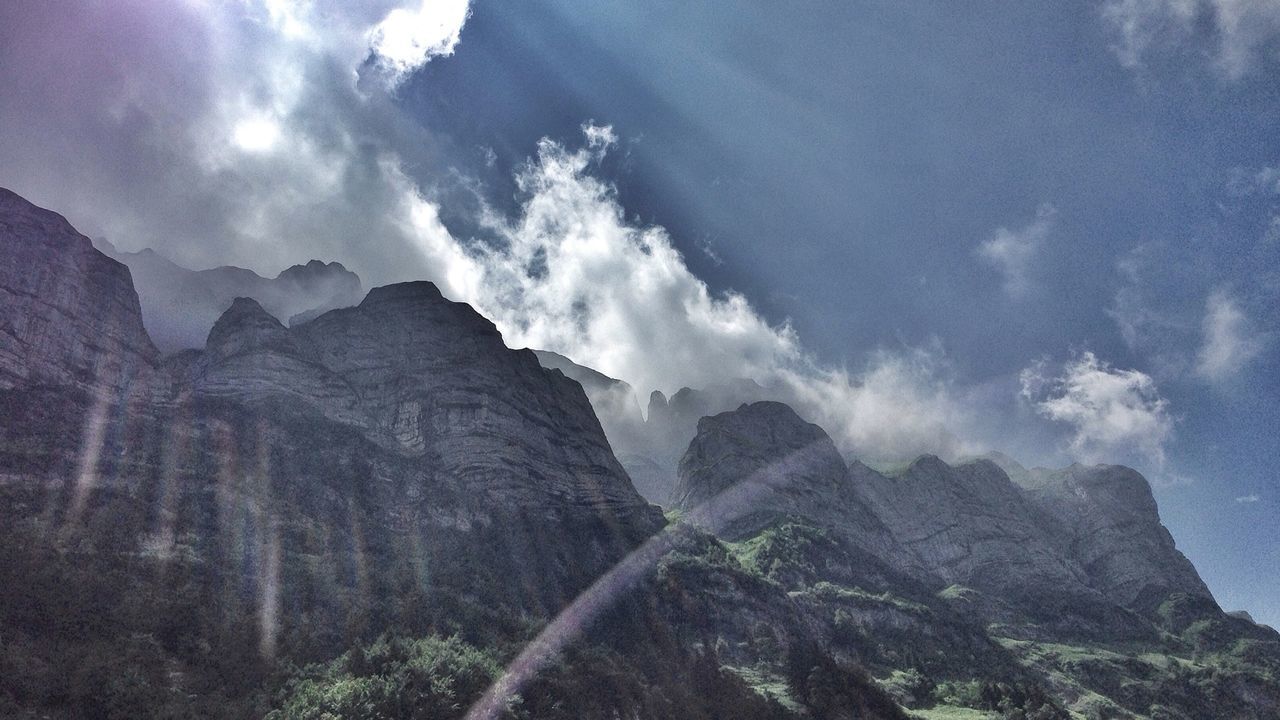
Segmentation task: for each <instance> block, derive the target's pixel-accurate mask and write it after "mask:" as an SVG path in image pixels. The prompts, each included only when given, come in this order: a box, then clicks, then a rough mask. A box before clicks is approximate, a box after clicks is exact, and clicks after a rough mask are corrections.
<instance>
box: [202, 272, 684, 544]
mask: <svg viewBox="0 0 1280 720" xmlns="http://www.w3.org/2000/svg"><path fill="white" fill-rule="evenodd" d="M180 362H181V368H180V369H178V370H177V371H178V372H180V373H183V374H185V375H186V377H187V378H189V380H188V382H189V383H190V391H191V392H192V393H194V394H195V395H196V396H204V397H221V398H231V399H235V400H238V401H240V402H245V403H254V402H259V401H264V400H283V401H289V402H297V403H301V404H303V405H305V406H307V407H308V408H310V409H312V410H314V411H317V412H319V413H321V414H323V415H324V416H325V417H326V418H328V419H330V420H332V421H334V422H338V423H342V424H344V425H348V426H352V427H355V428H358V429H359V430H360V432H361V433H362V434H364V435H365V436H366V437H368V438H369V439H370V440H371V441H373V442H375V443H376V444H378V445H379V446H381V447H382V448H384V449H386V450H388V451H391V452H394V453H396V454H398V455H401V456H405V457H411V458H420V459H422V460H423V461H425V462H429V463H430V464H431V465H432V467H433V471H434V472H436V473H440V474H444V475H448V476H449V477H451V478H453V479H454V480H456V481H457V482H458V484H459V486H460V487H461V488H463V489H464V490H466V491H469V492H474V493H476V494H477V495H483V496H486V497H489V498H491V499H493V500H495V501H498V502H501V503H503V504H504V505H509V506H517V505H518V506H522V507H527V508H531V509H536V508H539V507H544V506H546V505H547V504H552V505H569V506H574V507H582V508H591V509H594V510H593V511H599V510H602V509H608V510H609V511H610V512H611V513H614V514H618V513H622V514H635V515H636V516H637V517H644V518H646V522H647V523H649V524H657V523H660V515H659V514H658V512H657V510H656V509H654V508H652V507H651V506H649V505H648V503H646V502H645V501H644V499H643V498H641V497H640V496H639V495H638V494H637V493H636V492H635V490H634V488H633V487H632V486H631V483H630V482H629V480H628V478H627V475H626V472H625V470H623V468H622V466H621V465H620V464H619V463H618V461H617V460H616V459H615V457H614V456H613V453H612V452H611V450H610V447H609V444H608V442H607V440H606V439H605V436H604V433H603V431H602V429H601V427H600V424H599V423H598V421H597V420H596V418H595V415H594V414H593V413H592V410H591V405H590V403H589V402H588V400H587V398H586V395H585V394H584V392H583V390H582V387H581V386H580V385H579V384H578V383H576V382H574V381H572V380H570V379H568V378H566V377H564V375H563V374H561V373H560V372H558V371H548V370H545V369H543V368H542V367H541V365H539V363H538V360H537V359H536V357H535V356H534V355H533V353H531V352H528V351H513V350H509V349H507V347H506V346H505V345H504V344H503V342H502V337H501V335H499V333H498V331H497V329H496V328H495V327H494V325H493V323H491V322H489V321H488V320H486V319H485V318H483V317H482V316H480V315H479V314H478V313H476V312H475V311H474V310H472V309H471V307H470V306H468V305H465V304H463V303H454V302H450V301H448V300H446V299H445V298H444V297H442V296H441V294H440V291H439V290H438V289H436V287H435V286H434V285H432V284H431V283H429V282H417V283H403V284H400V285H391V286H386V287H381V288H376V289H374V290H372V291H371V292H370V293H369V295H368V296H367V297H366V298H365V299H364V301H363V302H361V303H360V304H359V305H358V306H356V307H354V308H346V309H340V310H334V311H331V312H328V313H325V314H324V315H321V316H319V317H317V318H316V319H314V320H312V321H310V322H308V323H306V324H304V325H301V326H299V327H295V328H286V327H285V326H284V325H282V324H281V323H280V322H279V321H278V320H276V319H275V318H273V317H271V315H270V314H269V313H267V312H266V310H265V309H264V308H263V307H262V306H261V305H260V304H258V303H257V302H255V301H253V300H250V299H247V298H238V299H236V300H235V301H234V302H233V303H232V305H231V307H230V308H229V309H228V310H227V311H226V313H224V314H223V316H222V317H221V318H219V319H218V321H217V322H216V323H215V325H214V327H213V329H212V330H211V331H210V333H209V338H208V343H207V345H206V348H205V350H204V351H203V352H202V353H199V354H196V355H187V356H184V358H183V359H182V360H181V361H180Z"/></svg>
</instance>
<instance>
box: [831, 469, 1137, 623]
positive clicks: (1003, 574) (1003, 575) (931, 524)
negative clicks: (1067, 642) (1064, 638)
mask: <svg viewBox="0 0 1280 720" xmlns="http://www.w3.org/2000/svg"><path fill="white" fill-rule="evenodd" d="M850 472H851V474H852V475H853V476H854V477H855V478H856V480H855V482H857V484H858V485H859V487H861V488H863V489H864V492H865V493H866V494H867V497H868V499H869V503H870V505H871V507H872V509H873V510H874V512H875V513H876V515H877V517H879V518H880V519H881V520H883V521H884V523H885V525H887V526H888V527H889V530H890V532H891V533H892V534H893V537H894V538H895V540H896V541H897V542H898V543H899V544H900V545H902V546H903V547H905V548H907V549H908V550H910V552H911V553H912V555H913V556H914V557H915V558H916V559H917V560H918V561H919V563H920V565H921V566H922V567H924V568H925V569H926V570H927V572H929V573H930V574H931V575H933V576H935V577H937V578H940V579H941V580H942V582H943V583H944V584H946V585H960V586H964V587H969V588H973V589H975V590H978V591H980V592H982V593H983V594H985V595H986V596H988V598H991V599H994V600H995V601H997V602H998V603H1000V604H1001V605H1005V606H1009V607H1012V608H1014V609H1015V614H1017V615H1021V616H1024V617H1032V618H1035V619H1036V620H1037V621H1038V622H1042V623H1052V624H1054V625H1055V626H1056V627H1057V628H1058V629H1059V630H1060V631H1073V632H1083V633H1086V634H1093V635H1099V634H1103V633H1109V634H1111V635H1112V636H1117V635H1127V634H1130V633H1132V632H1134V631H1135V629H1138V628H1135V626H1134V623H1133V621H1132V618H1130V617H1129V616H1128V615H1126V613H1124V612H1123V611H1121V610H1120V608H1118V607H1115V605H1114V604H1113V603H1112V602H1111V601H1109V600H1108V599H1107V598H1105V597H1104V596H1103V593H1101V592H1099V590H1098V589H1096V588H1094V587H1092V586H1091V583H1090V579H1089V577H1088V575H1087V573H1086V572H1085V570H1084V568H1082V567H1081V566H1080V565H1079V564H1078V563H1077V562H1076V561H1075V559H1074V558H1073V557H1072V556H1071V551H1070V539H1069V538H1068V537H1067V535H1066V533H1065V532H1064V531H1063V529H1062V528H1061V527H1060V525H1059V523H1058V520H1057V519H1056V518H1054V517H1052V516H1050V515H1049V514H1048V513H1046V512H1044V511H1043V510H1042V509H1040V508H1039V507H1037V506H1036V505H1035V504H1034V503H1032V502H1031V501H1029V500H1028V499H1026V498H1025V497H1024V496H1023V494H1022V492H1021V491H1020V490H1019V489H1018V487H1017V486H1016V485H1014V484H1013V482H1012V481H1011V480H1010V479H1009V477H1008V475H1006V474H1005V472H1004V471H1003V470H1002V469H1001V468H1000V467H999V466H997V465H996V464H995V463H993V462H991V461H989V460H977V461H972V462H966V463H962V464H959V465H955V466H952V465H949V464H947V463H945V462H943V461H942V460H940V459H939V458H937V457H935V456H932V455H925V456H922V457H919V458H917V459H916V460H914V461H913V462H911V463H910V464H909V465H908V466H907V467H906V468H904V469H902V470H901V471H900V472H898V473H895V474H893V475H883V474H881V473H878V472H876V471H874V470H872V469H871V468H869V467H867V466H865V465H862V464H860V463H855V464H854V465H853V466H852V468H851V471H850ZM1000 614H1001V615H1003V614H1004V613H1000Z"/></svg>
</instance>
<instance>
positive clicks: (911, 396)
mask: <svg viewBox="0 0 1280 720" xmlns="http://www.w3.org/2000/svg"><path fill="white" fill-rule="evenodd" d="M583 137H584V143H585V144H584V146H583V147H580V148H578V149H573V148H570V147H568V146H566V145H564V144H562V143H559V142H554V141H551V140H547V139H544V140H543V141H542V142H541V143H539V145H538V152H537V155H536V157H534V158H532V159H531V160H530V161H529V162H528V163H527V164H526V165H525V167H524V168H523V169H522V170H521V172H520V173H519V175H518V177H517V186H518V188H519V190H520V193H521V207H520V210H519V212H518V213H517V215H516V216H515V217H513V218H506V217H503V216H501V215H499V214H497V213H496V212H494V211H492V210H491V211H489V213H488V215H487V217H486V219H485V222H486V224H487V225H488V227H489V228H490V230H491V231H492V232H493V233H494V235H495V236H496V237H498V238H500V240H501V242H498V243H495V244H493V245H492V246H488V247H486V248H485V249H484V250H483V251H482V252H481V253H480V254H479V255H478V256H477V258H476V262H477V268H478V270H479V275H478V281H477V283H476V284H475V289H476V292H475V293H473V294H471V295H469V296H467V297H465V298H464V299H467V300H468V301H469V302H472V303H473V304H474V305H475V306H476V307H477V308H478V309H480V310H481V311H482V312H484V313H485V314H486V315H487V316H489V317H490V318H492V319H493V320H494V322H495V323H496V324H497V325H498V327H499V328H500V329H501V330H502V332H503V335H504V337H505V338H506V340H507V343H508V344H509V345H511V346H513V347H521V346H528V347H536V348H542V349H548V350H552V351H555V352H558V353H561V354H563V355H565V356H567V357H570V358H572V359H573V360H574V361H576V362H579V363H582V364H584V365H588V366H590V367H592V368H595V369H597V370H599V371H601V372H603V373H605V374H607V375H610V376H612V377H617V378H621V379H623V380H626V381H627V382H628V383H630V384H631V385H632V386H634V387H637V388H640V389H641V390H642V391H646V392H647V390H649V389H652V388H658V389H662V390H664V391H666V392H668V393H670V392H672V391H673V390H676V389H678V388H680V387H682V386H689V387H695V388H697V387H706V386H708V385H712V384H716V383H720V382H724V381H725V380H729V379H733V378H750V379H753V380H755V381H757V382H759V383H761V384H762V385H764V386H766V387H768V388H770V391H771V392H772V393H774V394H777V395H779V396H780V397H781V398H783V399H785V400H787V401H789V402H791V403H793V404H794V405H795V406H796V407H797V409H798V410H800V411H801V412H802V414H804V415H805V416H806V417H808V418H809V419H811V420H813V421H814V422H817V423H819V424H820V425H822V426H823V427H824V428H826V429H827V431H828V432H829V433H830V434H831V435H832V437H833V438H834V439H835V440H836V442H837V443H838V444H840V445H841V446H842V447H843V448H845V449H846V450H851V451H855V452H858V453H862V454H866V455H869V456H873V457H882V458H898V457H903V456H910V455H914V454H919V453H923V452H934V453H938V454H943V455H947V456H957V455H960V454H963V453H964V452H967V451H970V450H972V449H973V448H974V447H976V445H974V443H973V442H972V441H971V440H968V439H967V438H965V437H964V433H965V432H966V429H967V428H968V427H969V424H970V422H969V421H970V420H971V417H970V416H968V415H967V414H966V413H964V412H962V410H961V407H962V403H961V402H960V401H959V400H957V399H956V397H955V395H956V391H955V389H954V388H953V387H952V385H951V384H950V383H949V382H947V381H946V379H945V378H946V367H945V362H944V360H943V357H944V354H943V352H942V350H941V347H940V346H938V345H937V344H935V345H933V346H931V347H927V348H916V349H909V350H905V351H901V352H889V351H880V352H876V353H874V354H873V356H872V357H871V359H870V360H869V362H868V363H867V364H866V366H865V367H863V368H861V369H859V370H858V371H854V372H850V371H848V370H845V369H837V368H830V367H824V366H823V365H821V364H820V363H818V362H816V361H815V360H814V359H813V358H812V357H811V356H810V355H809V354H808V353H807V352H806V351H805V349H804V348H803V346H802V345H801V343H800V340H799V338H798V337H797V336H796V334H795V332H794V331H793V330H792V328H791V327H790V326H789V325H788V324H787V323H782V324H779V325H772V324H770V323H769V322H767V321H766V320H765V319H764V318H763V317H762V316H761V315H760V314H759V313H758V312H757V311H756V310H755V309H754V308H753V307H752V306H751V304H750V302H749V301H748V300H747V298H745V297H744V296H742V295H740V294H738V293H734V292H726V293H721V294H717V293H713V292H712V291H711V290H710V289H709V288H708V287H707V285H706V283H704V282H703V281H702V280H701V279H700V278H698V277H697V276H695V275H694V274H693V273H692V272H691V271H690V270H689V268H688V267H687V266H686V265H685V262H684V259H683V257H682V256H681V255H680V253H679V252H678V251H677V250H676V248H675V246H674V245H673V243H672V240H671V238H670V236H669V235H668V234H667V232H666V231H665V230H664V229H663V228H661V227H655V226H640V225H635V224H633V223H630V222H628V221H627V220H626V217H625V213H624V211H623V208H622V207H621V205H620V204H619V202H618V199H617V196H616V193H615V191H614V189H613V187H612V186H611V185H609V184H608V183H606V182H604V181H602V180H600V179H599V178H597V177H595V176H593V175H592V174H591V173H590V170H591V168H592V167H594V166H595V163H596V162H597V161H598V160H599V159H600V158H601V156H602V154H603V153H605V152H607V151H608V149H609V148H610V147H611V146H612V145H613V144H614V143H615V142H616V137H615V135H614V132H613V130H612V128H610V127H608V126H598V125H594V124H587V125H584V126H583Z"/></svg>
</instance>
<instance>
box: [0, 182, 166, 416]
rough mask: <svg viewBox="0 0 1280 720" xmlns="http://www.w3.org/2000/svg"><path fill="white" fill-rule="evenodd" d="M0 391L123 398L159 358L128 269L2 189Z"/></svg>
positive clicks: (52, 217) (61, 220) (62, 221)
mask: <svg viewBox="0 0 1280 720" xmlns="http://www.w3.org/2000/svg"><path fill="white" fill-rule="evenodd" d="M0 247H3V250H4V262H3V263H0V388H18V387H30V386H35V385H40V384H53V385H73V386H75V387H78V388H82V389H96V390H104V389H105V390H110V391H117V392H118V391H121V390H123V389H124V388H125V386H126V385H127V384H128V383H129V381H130V379H131V378H132V377H133V376H135V375H136V374H138V373H140V372H143V371H145V370H147V369H150V368H153V367H154V365H155V363H156V361H157V359H158V354H157V352H156V350H155V347H154V346H152V344H151V340H150V339H149V338H148V337H147V334H146V331H145V330H144V329H143V326H142V319H141V315H140V313H139V307H138V296H137V294H136V293H135V292H134V291H133V285H132V283H131V282H130V278H129V269H128V268H126V267H125V266H124V265H121V264H120V263H118V262H116V261H114V260H111V259H110V258H107V257H105V256H103V255H102V254H101V253H99V252H98V251H96V250H94V249H93V245H92V243H90V242H89V239H88V238H86V237H85V236H83V235H81V234H80V233H78V232H76V230H75V228H73V227H71V225H70V224H69V223H68V222H67V221H66V219H64V218H63V217H62V216H61V215H58V214H57V213H54V212H50V211H48V210H44V209H41V208H38V207H36V206H34V205H32V204H31V203H29V202H27V201H26V200H24V199H22V198H21V197H19V196H17V195H15V194H14V193H12V192H10V191H8V190H5V189H3V188H0Z"/></svg>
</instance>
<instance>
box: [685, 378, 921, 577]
mask: <svg viewBox="0 0 1280 720" xmlns="http://www.w3.org/2000/svg"><path fill="white" fill-rule="evenodd" d="M673 500H674V503H675V506H676V507H677V508H679V509H681V510H684V511H686V512H688V513H699V514H701V515H704V516H705V522H706V524H707V525H709V526H710V527H713V528H715V529H716V532H717V534H719V535H721V536H723V537H728V538H733V539H737V538H741V537H743V536H748V535H753V534H755V533H756V532H758V531H759V530H760V529H761V528H763V527H765V526H768V525H770V524H772V523H775V522H777V521H779V520H782V519H785V518H787V517H800V518H810V519H815V520H818V521H819V522H821V523H823V524H825V525H827V526H830V527H833V528H837V529H839V530H840V531H841V532H842V533H844V534H845V535H847V536H848V537H850V538H852V539H854V540H855V541H856V543H857V544H858V545H859V546H861V547H862V548H864V549H865V550H867V551H869V552H872V553H874V554H876V555H877V556H879V557H882V558H883V559H885V560H886V561H889V562H893V561H898V563H899V564H905V563H906V558H905V557H904V556H903V554H902V553H901V552H900V551H899V548H898V547H897V546H896V545H895V544H894V543H893V541H892V538H891V537H890V535H889V533H888V530H887V528H885V526H884V524H883V523H882V522H881V521H880V519H879V518H877V517H876V516H875V515H874V514H873V513H872V512H871V510H870V508H869V507H868V506H867V504H866V501H865V499H864V498H863V496H862V494H861V492H860V490H859V488H858V487H856V485H855V483H854V482H852V480H851V479H850V477H849V474H848V469H847V468H846V467H845V464H844V460H843V459H841V457H840V453H839V452H838V451H837V450H836V447H835V444H834V443H833V442H832V441H831V438H830V437H828V436H827V433H826V432H825V431H824V430H823V429H822V428H820V427H818V426H817V425H814V424H812V423H807V422H804V421H803V420H802V419H800V416H798V415H796V413H795V411H793V410H792V409H791V408H790V407H788V406H786V405H784V404H782V403H778V402H758V403H752V404H750V405H743V406H742V407H740V408H739V409H737V410H735V411H731V412H725V413H720V414H718V415H713V416H711V417H704V418H702V420H700V421H699V422H698V434H697V435H696V436H695V437H694V439H693V441H692V442H691V443H690V444H689V449H688V451H687V452H685V454H684V457H683V458H681V460H680V478H679V481H678V483H677V485H676V489H675V493H674V495H673Z"/></svg>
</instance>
